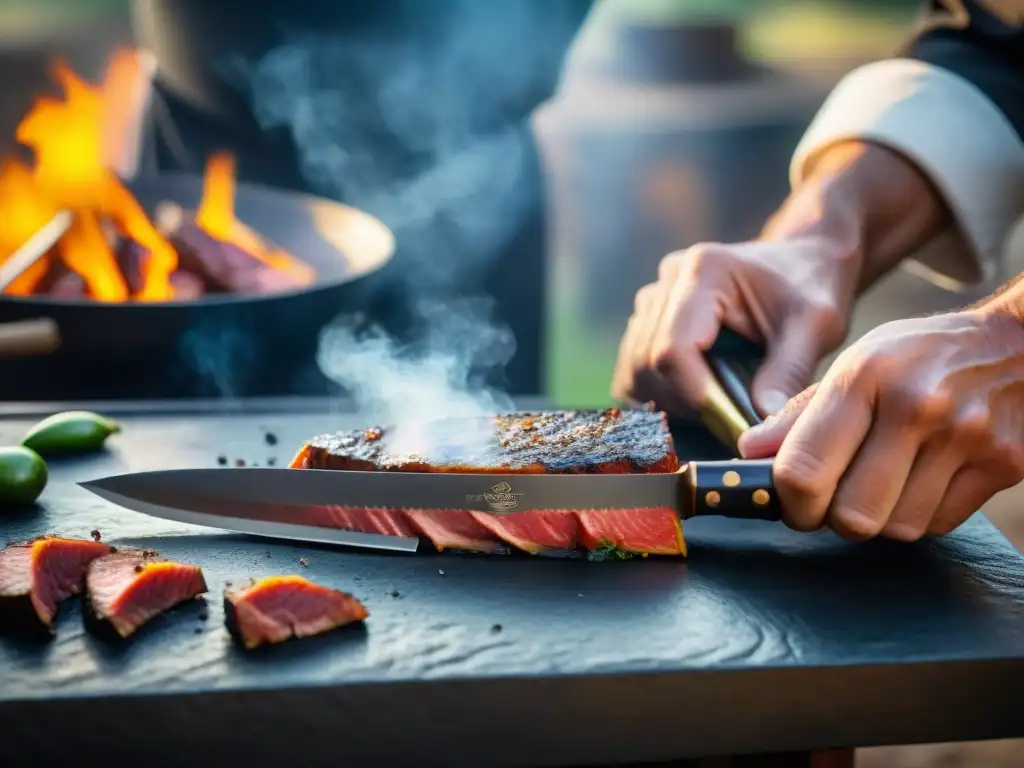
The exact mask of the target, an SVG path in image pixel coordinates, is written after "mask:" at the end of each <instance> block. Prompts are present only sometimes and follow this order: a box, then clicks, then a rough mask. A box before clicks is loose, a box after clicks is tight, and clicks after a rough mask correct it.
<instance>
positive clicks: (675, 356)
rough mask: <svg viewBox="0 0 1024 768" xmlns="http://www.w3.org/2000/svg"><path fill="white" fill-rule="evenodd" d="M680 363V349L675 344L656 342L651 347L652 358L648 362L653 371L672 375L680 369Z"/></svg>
mask: <svg viewBox="0 0 1024 768" xmlns="http://www.w3.org/2000/svg"><path fill="white" fill-rule="evenodd" d="M680 363H681V356H680V354H679V349H678V348H677V347H676V346H675V345H674V344H670V343H666V342H656V343H655V344H653V345H652V346H651V356H650V359H649V360H648V366H649V368H650V369H651V370H654V371H657V372H659V373H663V374H671V373H674V372H675V371H677V370H678V369H679V366H680Z"/></svg>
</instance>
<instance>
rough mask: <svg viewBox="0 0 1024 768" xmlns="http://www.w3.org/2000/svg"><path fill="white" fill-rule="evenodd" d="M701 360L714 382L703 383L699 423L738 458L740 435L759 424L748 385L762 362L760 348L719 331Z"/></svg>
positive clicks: (744, 339)
mask: <svg viewBox="0 0 1024 768" xmlns="http://www.w3.org/2000/svg"><path fill="white" fill-rule="evenodd" d="M704 358H705V359H706V360H707V363H708V367H709V368H711V371H712V373H713V374H714V378H713V379H711V380H710V381H708V383H707V390H706V391H705V395H704V403H703V405H702V407H701V409H700V418H701V421H702V422H704V425H705V426H706V427H707V428H708V429H709V430H710V431H711V433H712V434H713V435H715V437H716V438H718V440H719V441H720V442H721V443H723V444H724V445H726V446H728V447H729V448H730V449H732V451H733V453H735V454H736V455H739V449H738V448H737V446H736V444H737V441H738V440H739V437H740V435H742V434H743V432H745V431H746V430H747V429H749V428H750V427H752V426H754V425H755V424H760V423H761V421H762V419H761V414H760V413H759V412H758V410H757V407H756V406H755V405H754V400H753V397H752V396H751V394H750V385H751V382H752V381H753V377H754V372H755V371H756V370H757V368H758V366H760V364H761V362H762V361H763V360H764V348H763V347H762V346H761V345H760V344H758V343H756V342H753V341H751V340H750V339H748V338H746V337H744V336H741V335H740V334H738V333H736V332H735V331H733V330H730V329H729V328H722V329H721V331H720V332H719V334H718V338H717V339H716V340H715V343H714V344H713V345H712V346H711V349H709V350H708V351H707V352H705V353H704Z"/></svg>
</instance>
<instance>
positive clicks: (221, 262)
mask: <svg viewBox="0 0 1024 768" xmlns="http://www.w3.org/2000/svg"><path fill="white" fill-rule="evenodd" d="M143 61H144V59H143V57H142V56H141V55H140V54H138V53H137V52H134V51H129V50H125V51H120V52H118V53H116V54H115V55H114V57H113V58H112V59H111V62H110V65H109V66H108V68H107V71H106V73H105V75H104V78H103V81H102V83H101V84H100V85H93V84H90V83H88V82H85V81H84V80H82V79H81V78H79V77H78V75H76V74H75V73H74V72H73V71H72V70H71V69H70V68H69V67H68V66H67V65H66V64H64V63H63V62H57V63H56V64H55V65H54V78H55V80H56V81H57V83H58V84H59V85H60V86H61V89H62V90H63V98H59V99H57V98H52V97H41V98H39V99H37V100H36V102H35V104H34V105H33V107H32V108H31V109H30V110H29V112H28V113H27V114H26V115H25V117H24V119H23V120H22V121H21V123H20V124H19V125H18V129H17V133H16V138H17V140H18V142H19V143H20V144H22V145H23V146H25V147H26V148H28V149H30V150H31V151H32V154H33V156H34V157H33V160H32V162H25V161H23V160H22V159H20V158H18V157H10V158H7V159H5V160H3V161H2V167H0V263H2V262H3V261H4V260H6V259H7V258H9V257H10V256H11V255H12V254H13V253H14V252H15V251H16V250H17V249H18V248H19V247H20V246H21V245H22V244H24V243H25V242H26V241H28V240H29V239H30V238H31V237H32V235H34V234H35V233H36V232H37V231H39V230H40V229H41V228H42V227H43V226H44V225H46V224H47V223H48V222H49V221H50V220H51V219H53V217H54V216H56V215H57V214H58V213H59V212H61V211H68V212H70V213H71V216H72V223H71V226H70V227H69V228H68V230H67V231H66V232H65V234H64V235H63V236H62V237H61V238H60V239H59V240H58V241H57V243H56V244H55V245H54V247H53V248H52V249H51V250H50V252H49V253H47V254H46V255H45V256H43V258H41V259H40V260H39V261H37V262H36V263H35V264H34V265H33V266H31V267H30V268H29V269H27V270H26V271H25V272H23V273H22V274H21V275H20V276H19V277H18V278H17V279H16V280H15V281H14V282H13V283H12V284H11V285H10V286H8V288H7V289H6V291H5V293H6V294H8V295H16V296H27V295H48V296H52V297H62V298H89V299H94V300H96V301H102V302H126V301H140V302H159V301H170V300H182V299H192V298H196V297H199V296H201V295H203V294H207V293H271V292H277V291H284V290H288V289H292V288H299V287H302V286H305V285H309V284H310V283H312V282H313V280H314V279H315V272H314V270H313V269H312V267H310V266H309V265H307V264H306V263H304V262H302V261H301V260H299V259H298V258H297V257H295V256H293V255H291V254H289V253H287V252H285V251H284V250H283V249H281V248H279V247H277V246H276V245H274V244H273V243H270V242H268V241H267V240H266V239H265V238H264V237H262V236H261V235H259V234H258V233H257V232H255V231H254V230H253V229H251V228H249V227H247V226H246V225H245V224H243V223H242V222H241V221H239V220H238V219H237V218H235V211H234V199H235V162H234V158H233V156H232V155H231V154H229V153H226V152H223V153H217V154H215V155H213V156H212V157H210V158H209V159H208V161H207V165H206V169H205V173H204V179H203V182H204V184H203V195H202V200H201V202H200V204H199V206H198V208H197V210H196V211H188V210H184V209H182V208H180V207H178V206H176V205H173V204H170V203H164V204H162V205H160V206H159V207H158V209H157V210H156V211H154V212H153V215H152V217H151V216H149V215H147V213H146V212H145V211H144V210H143V208H142V206H141V205H140V204H139V202H138V201H137V200H136V199H135V197H134V196H133V195H132V193H131V191H130V190H129V189H128V188H127V187H126V186H125V185H124V184H123V183H122V180H121V177H120V175H119V170H120V165H121V163H120V162H119V158H121V157H123V156H124V149H125V147H126V145H129V144H130V143H131V142H132V141H134V139H133V137H132V136H131V135H130V134H131V131H132V128H131V126H132V125H133V122H134V115H133V106H132V105H134V104H137V103H138V101H139V99H138V88H139V82H140V80H141V78H140V74H141V72H142V69H143V67H144V64H143ZM147 87H148V81H147Z"/></svg>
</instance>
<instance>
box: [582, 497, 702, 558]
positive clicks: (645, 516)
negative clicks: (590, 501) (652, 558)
mask: <svg viewBox="0 0 1024 768" xmlns="http://www.w3.org/2000/svg"><path fill="white" fill-rule="evenodd" d="M576 515H577V517H578V519H579V522H580V544H581V545H582V546H584V547H586V548H587V549H598V548H599V547H602V546H609V545H610V546H614V547H617V548H618V549H621V550H623V551H625V552H635V553H636V554H650V555H685V554H686V542H685V541H684V540H683V527H682V524H681V523H680V521H679V516H678V515H677V514H676V512H675V510H672V509H669V508H668V507H638V508H635V509H587V510H581V511H579V512H577V513H576Z"/></svg>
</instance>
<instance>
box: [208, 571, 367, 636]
mask: <svg viewBox="0 0 1024 768" xmlns="http://www.w3.org/2000/svg"><path fill="white" fill-rule="evenodd" d="M369 615H370V614H369V611H367V610H366V607H365V606H364V605H363V604H362V603H361V602H359V600H357V599H356V598H354V597H353V596H352V595H349V594H347V593H345V592H340V591H339V590H336V589H330V588H329V587H323V586H320V585H319V584H314V583H313V582H311V581H309V580H308V579H304V578H303V577H301V576H272V577H270V578H266V579H261V580H260V581H253V582H250V583H249V584H245V585H240V586H231V587H227V588H226V589H225V590H224V617H225V622H226V624H227V627H228V631H229V632H230V633H231V635H232V636H233V637H234V638H235V640H237V641H238V642H239V643H241V644H242V646H243V647H245V648H246V649H249V650H251V649H253V648H257V647H259V646H261V645H272V644H275V643H283V642H284V641H285V640H288V639H290V638H293V637H296V638H302V637H311V636H313V635H319V634H323V633H324V632H329V631H330V630H332V629H337V628H338V627H343V626H345V625H346V624H352V623H353V622H357V621H362V620H363V619H365V618H366V617H367V616H369Z"/></svg>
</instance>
